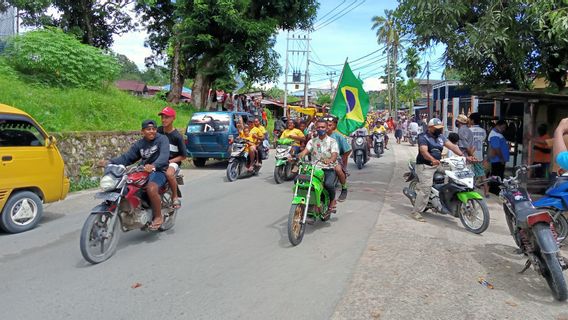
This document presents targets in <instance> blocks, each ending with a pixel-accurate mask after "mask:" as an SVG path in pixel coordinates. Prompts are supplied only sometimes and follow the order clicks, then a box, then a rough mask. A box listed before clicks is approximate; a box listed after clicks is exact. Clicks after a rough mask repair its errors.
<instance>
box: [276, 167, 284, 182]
mask: <svg viewBox="0 0 568 320" xmlns="http://www.w3.org/2000/svg"><path fill="white" fill-rule="evenodd" d="M285 172H286V166H285V165H284V166H279V167H274V181H275V182H276V183H277V184H281V183H282V182H284V174H285Z"/></svg>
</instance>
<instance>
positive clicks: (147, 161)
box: [99, 120, 170, 231]
mask: <svg viewBox="0 0 568 320" xmlns="http://www.w3.org/2000/svg"><path fill="white" fill-rule="evenodd" d="M141 131H142V136H143V138H142V139H140V140H138V141H136V142H135V143H134V144H133V145H132V146H131V147H130V149H129V150H128V151H127V152H126V153H125V154H123V155H121V156H119V157H116V158H113V159H111V160H109V161H105V160H102V161H101V162H100V163H99V164H101V165H103V166H104V165H106V164H107V163H109V164H121V165H124V166H129V165H131V164H133V163H135V162H136V161H138V160H140V164H141V165H143V166H144V171H146V172H148V173H149V174H150V176H149V177H148V182H147V184H146V187H145V189H146V194H147V195H148V199H149V200H150V205H151V207H152V214H153V220H152V224H151V225H150V226H149V227H148V229H149V230H152V231H156V230H158V228H160V226H161V225H162V223H163V222H164V218H163V217H162V210H161V208H162V200H161V198H160V194H159V190H160V188H161V187H163V186H164V185H165V184H166V183H167V179H166V173H165V172H166V170H167V169H168V165H169V161H168V159H169V158H170V152H169V150H170V142H169V140H168V138H167V137H166V136H164V135H161V134H159V133H158V132H157V126H156V122H155V121H154V120H144V121H143V122H142V130H141Z"/></svg>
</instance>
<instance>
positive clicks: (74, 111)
mask: <svg viewBox="0 0 568 320" xmlns="http://www.w3.org/2000/svg"><path fill="white" fill-rule="evenodd" d="M0 88H2V89H1V90H0V103H3V104H7V105H10V106H13V107H16V108H19V109H21V110H23V111H25V112H27V113H29V114H30V115H32V116H33V117H34V118H35V119H36V120H37V121H38V122H39V123H40V124H41V125H42V126H43V127H44V128H45V129H46V130H47V131H49V132H65V131H129V130H139V129H140V123H141V122H142V121H143V120H144V119H154V120H157V121H158V123H159V118H158V112H159V111H160V110H161V109H162V108H163V107H165V106H166V105H167V103H166V102H165V101H162V100H158V99H154V98H140V97H135V96H132V95H130V94H128V93H125V92H122V91H119V90H118V89H116V88H114V87H113V86H111V87H109V88H105V89H100V90H88V89H76V88H58V87H46V86H42V85H38V84H34V83H29V82H26V81H23V80H22V79H20V78H19V77H18V76H17V73H16V72H15V71H13V70H12V69H11V68H10V67H9V66H7V65H6V64H4V63H3V62H2V60H1V59H0ZM175 109H176V111H177V119H176V122H175V126H176V127H177V128H184V127H185V126H186V125H187V123H188V121H189V119H190V117H191V115H192V114H193V110H192V108H190V107H189V105H180V106H175Z"/></svg>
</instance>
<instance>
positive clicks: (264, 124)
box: [261, 107, 268, 127]
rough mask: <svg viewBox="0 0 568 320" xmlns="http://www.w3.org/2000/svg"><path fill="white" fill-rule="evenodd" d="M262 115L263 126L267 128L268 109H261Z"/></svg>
mask: <svg viewBox="0 0 568 320" xmlns="http://www.w3.org/2000/svg"><path fill="white" fill-rule="evenodd" d="M261 110H262V111H261V115H262V125H263V126H265V127H266V125H267V123H268V116H267V114H266V109H265V108H264V107H262V108H261Z"/></svg>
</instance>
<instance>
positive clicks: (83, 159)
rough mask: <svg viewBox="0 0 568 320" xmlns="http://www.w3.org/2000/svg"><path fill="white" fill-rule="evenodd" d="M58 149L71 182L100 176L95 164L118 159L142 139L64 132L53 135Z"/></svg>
mask: <svg viewBox="0 0 568 320" xmlns="http://www.w3.org/2000/svg"><path fill="white" fill-rule="evenodd" d="M53 136H54V137H55V138H56V139H57V148H58V149H59V151H60V152H61V155H62V156H63V161H65V171H66V173H67V175H68V176H69V177H70V178H72V179H75V180H76V179H77V178H78V177H79V176H80V175H81V174H82V175H83V176H98V175H100V174H101V170H100V169H98V168H96V164H97V162H98V161H99V160H101V159H110V158H113V157H116V156H118V155H120V154H122V153H123V152H125V151H126V150H128V148H130V146H131V145H132V144H133V143H134V142H135V141H136V140H138V139H140V138H141V137H142V136H141V134H140V131H113V132H99V131H97V132H64V133H53Z"/></svg>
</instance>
